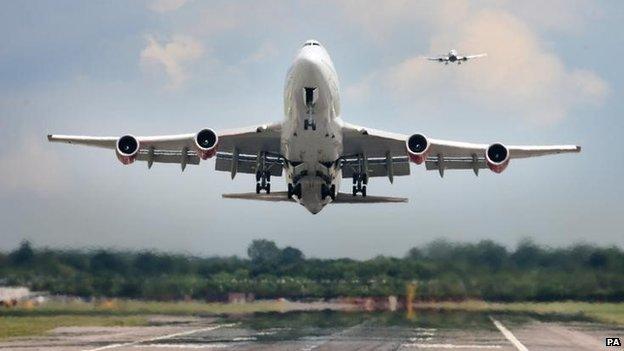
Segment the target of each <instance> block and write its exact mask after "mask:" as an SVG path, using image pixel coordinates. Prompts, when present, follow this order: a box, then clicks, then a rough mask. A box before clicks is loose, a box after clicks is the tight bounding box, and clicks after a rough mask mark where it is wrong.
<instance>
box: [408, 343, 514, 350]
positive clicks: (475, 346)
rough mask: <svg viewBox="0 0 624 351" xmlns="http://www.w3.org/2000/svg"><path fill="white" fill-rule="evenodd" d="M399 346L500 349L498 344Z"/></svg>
mask: <svg viewBox="0 0 624 351" xmlns="http://www.w3.org/2000/svg"><path fill="white" fill-rule="evenodd" d="M401 347H416V348H419V349H500V348H502V346H500V345H455V344H419V343H414V344H403V345H401Z"/></svg>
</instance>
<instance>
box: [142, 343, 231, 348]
mask: <svg viewBox="0 0 624 351" xmlns="http://www.w3.org/2000/svg"><path fill="white" fill-rule="evenodd" d="M231 346H232V345H230V344H144V345H134V346H132V347H134V348H143V347H146V348H150V349H154V348H163V349H224V348H226V347H231Z"/></svg>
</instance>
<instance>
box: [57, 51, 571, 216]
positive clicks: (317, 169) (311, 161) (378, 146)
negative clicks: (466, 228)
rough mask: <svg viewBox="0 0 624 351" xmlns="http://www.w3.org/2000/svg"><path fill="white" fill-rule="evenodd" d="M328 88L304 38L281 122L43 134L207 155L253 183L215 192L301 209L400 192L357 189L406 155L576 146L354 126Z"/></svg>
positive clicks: (161, 155) (500, 162) (328, 76)
mask: <svg viewBox="0 0 624 351" xmlns="http://www.w3.org/2000/svg"><path fill="white" fill-rule="evenodd" d="M338 92H339V88H338V76H337V74H336V71H335V69H334V65H333V64H332V61H331V59H330V57H329V55H328V53H327V51H326V50H325V48H324V47H323V46H322V45H321V44H320V43H319V42H318V41H316V40H308V41H306V42H305V43H304V44H303V47H302V48H301V49H300V50H299V52H298V53H297V55H296V57H295V60H294V62H293V64H292V66H291V67H290V69H289V70H288V74H287V76H286V84H285V89H284V116H285V118H284V120H283V121H281V122H276V123H270V124H263V125H254V126H251V127H247V128H240V129H234V130H225V131H219V132H216V131H214V130H213V129H209V128H206V129H201V130H200V131H198V132H196V133H189V134H180V135H163V136H133V135H130V134H127V135H123V136H120V137H118V136H109V137H97V136H69V135H48V140H49V141H51V142H64V143H69V144H81V145H87V146H95V147H102V148H107V149H112V150H115V153H116V155H117V158H118V159H119V161H121V163H123V164H125V165H127V164H130V163H132V162H134V161H135V160H139V161H146V162H147V167H148V168H151V167H152V165H153V163H155V162H156V163H159V162H160V163H178V164H180V166H181V167H182V171H184V169H185V167H186V166H187V165H189V164H192V165H197V164H199V162H200V160H207V159H209V158H211V157H215V159H216V161H215V169H216V170H217V171H226V172H229V173H230V175H231V177H232V178H234V176H235V175H236V174H238V173H250V174H255V176H256V180H255V185H256V189H255V190H256V191H255V192H251V193H242V194H224V195H223V197H226V198H238V199H252V200H264V201H291V202H297V203H299V204H301V205H303V206H304V207H305V208H306V209H307V210H308V211H310V212H311V213H318V212H319V211H320V210H321V209H322V208H323V207H324V206H325V205H327V204H329V203H332V202H333V203H380V202H406V201H407V199H404V198H396V197H382V196H366V195H367V193H366V188H367V185H368V181H369V179H370V178H372V177H387V178H388V179H389V181H390V182H391V183H392V182H393V179H394V177H396V176H405V175H409V174H410V161H411V162H413V163H415V164H422V163H424V164H425V168H426V169H427V170H437V171H438V172H439V173H440V176H443V175H444V171H445V170H447V169H448V170H454V169H470V170H473V171H474V173H475V174H477V175H478V172H479V169H484V168H489V169H491V170H492V171H494V172H496V173H500V172H502V171H503V170H504V169H505V168H506V167H507V165H508V164H509V160H510V159H515V158H526V157H534V156H543V155H548V154H558V153H564V152H579V151H580V150H581V148H580V147H579V146H575V145H553V146H506V145H503V144H501V143H492V144H489V145H488V144H473V143H464V142H457V141H446V140H440V139H433V138H428V137H426V136H424V135H423V134H412V135H405V134H396V133H390V132H385V131H381V130H376V129H372V128H368V127H362V126H357V125H354V124H350V123H347V122H344V121H343V120H342V118H341V115H340V96H339V93H338ZM379 117H381V116H379ZM384 118H387V116H384ZM408 128H409V129H411V128H412V127H411V126H408ZM282 175H283V176H284V178H285V181H286V184H287V188H288V191H284V192H274V193H271V177H278V176H282ZM342 178H351V179H352V181H353V187H352V192H351V193H350V194H345V193H339V192H338V189H339V187H340V182H341V179H342ZM208 186H210V185H208ZM262 191H264V193H263V194H261V192H262ZM360 195H361V196H360Z"/></svg>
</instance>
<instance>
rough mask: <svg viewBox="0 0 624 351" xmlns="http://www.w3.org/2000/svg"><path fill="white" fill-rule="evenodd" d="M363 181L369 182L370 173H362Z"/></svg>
mask: <svg viewBox="0 0 624 351" xmlns="http://www.w3.org/2000/svg"><path fill="white" fill-rule="evenodd" d="M362 183H364V184H368V174H366V173H364V174H362Z"/></svg>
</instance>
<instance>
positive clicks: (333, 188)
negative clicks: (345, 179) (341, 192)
mask: <svg viewBox="0 0 624 351" xmlns="http://www.w3.org/2000/svg"><path fill="white" fill-rule="evenodd" d="M329 197H331V199H332V201H334V200H336V185H333V184H332V186H331V187H330V188H329Z"/></svg>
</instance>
